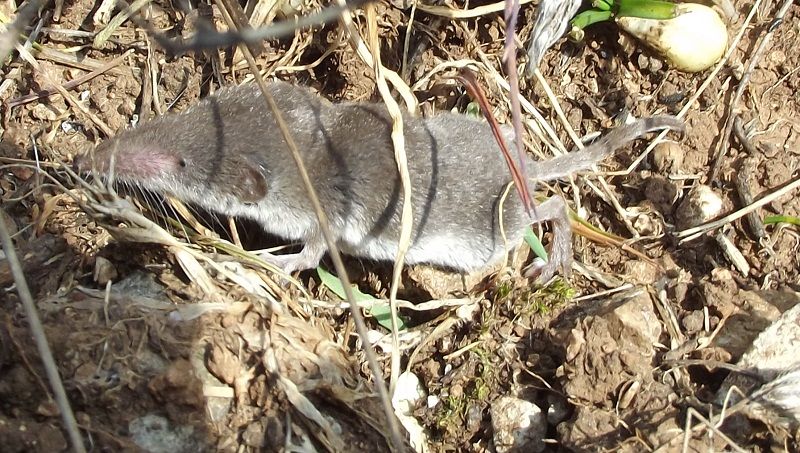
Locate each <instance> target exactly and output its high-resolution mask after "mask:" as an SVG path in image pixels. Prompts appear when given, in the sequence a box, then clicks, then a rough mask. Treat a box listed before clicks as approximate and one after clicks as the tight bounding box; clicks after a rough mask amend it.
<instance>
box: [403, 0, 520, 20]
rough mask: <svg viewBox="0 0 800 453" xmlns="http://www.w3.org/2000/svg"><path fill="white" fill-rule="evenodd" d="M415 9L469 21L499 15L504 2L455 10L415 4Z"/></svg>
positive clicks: (447, 7) (446, 7)
mask: <svg viewBox="0 0 800 453" xmlns="http://www.w3.org/2000/svg"><path fill="white" fill-rule="evenodd" d="M531 2H533V0H520V2H519V4H520V5H527V4H528V3H531ZM415 5H416V7H417V9H419V10H420V11H422V12H425V13H428V14H432V15H434V16H441V17H448V18H450V19H469V18H472V17H480V16H484V15H486V14H492V13H499V12H500V11H503V9H504V8H505V2H496V3H490V4H488V5H482V6H477V7H475V8H470V9H455V8H451V7H449V6H433V5H424V4H419V3H415Z"/></svg>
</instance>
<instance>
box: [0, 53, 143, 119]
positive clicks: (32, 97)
mask: <svg viewBox="0 0 800 453" xmlns="http://www.w3.org/2000/svg"><path fill="white" fill-rule="evenodd" d="M132 53H133V50H128V51H127V52H124V53H123V54H122V55H120V56H118V57H116V58H114V59H113V60H111V61H109V62H108V63H106V64H105V65H103V66H102V67H100V68H97V69H95V70H93V71H91V72H89V73H87V74H84V75H82V76H80V77H76V78H75V79H72V80H70V81H69V82H67V83H65V84H63V85H62V87H63V88H64V89H65V90H71V89H73V88H77V87H78V86H80V85H82V84H84V83H86V82H88V81H90V80H92V79H94V78H95V77H97V76H99V75H101V74H104V73H106V72H108V71H110V70H111V69H114V68H115V67H117V66H119V65H120V64H122V62H123V61H124V60H125V59H126V58H127V57H128V56H129V55H131V54H132ZM58 93H60V91H59V90H57V89H55V88H51V89H45V90H43V91H39V92H37V93H33V94H28V95H25V96H20V97H18V98H14V99H10V100H9V101H8V102H7V105H8V107H9V108H14V107H16V106H19V105H23V104H27V103H28V102H33V101H36V100H39V99H42V98H46V97H49V96H52V95H54V94H58Z"/></svg>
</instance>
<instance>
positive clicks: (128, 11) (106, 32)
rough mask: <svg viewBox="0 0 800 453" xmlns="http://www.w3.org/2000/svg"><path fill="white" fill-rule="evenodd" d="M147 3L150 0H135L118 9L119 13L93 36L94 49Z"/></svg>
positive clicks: (98, 47)
mask: <svg viewBox="0 0 800 453" xmlns="http://www.w3.org/2000/svg"><path fill="white" fill-rule="evenodd" d="M148 3H150V0H136V1H134V2H133V3H132V4H130V5H128V6H127V7H126V8H125V9H124V10H122V11H120V12H119V14H117V15H116V16H114V18H113V19H111V21H110V22H109V23H108V25H106V26H105V28H103V29H102V30H100V32H98V33H97V35H96V36H95V37H94V41H93V42H92V45H93V46H94V47H95V48H96V49H101V48H102V47H103V45H104V44H105V43H106V41H108V38H109V37H111V34H112V33H114V32H115V31H116V30H117V28H119V26H120V25H122V24H123V23H124V22H125V21H126V20H128V18H129V17H131V15H132V14H135V13H136V12H137V11H139V10H140V9H142V8H143V7H145V6H147V4H148Z"/></svg>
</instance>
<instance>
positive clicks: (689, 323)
mask: <svg viewBox="0 0 800 453" xmlns="http://www.w3.org/2000/svg"><path fill="white" fill-rule="evenodd" d="M704 319H705V316H703V311H702V310H695V311H693V312H691V313H689V314H688V315H686V316H684V317H683V319H682V320H681V323H682V324H683V328H684V329H686V332H688V333H695V332H699V331H701V330H702V329H703V324H704Z"/></svg>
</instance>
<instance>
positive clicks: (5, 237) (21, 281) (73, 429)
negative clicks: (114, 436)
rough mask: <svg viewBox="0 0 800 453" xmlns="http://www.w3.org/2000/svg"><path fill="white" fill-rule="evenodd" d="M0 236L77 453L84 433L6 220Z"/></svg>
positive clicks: (52, 388)
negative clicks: (65, 386) (77, 419)
mask: <svg viewBox="0 0 800 453" xmlns="http://www.w3.org/2000/svg"><path fill="white" fill-rule="evenodd" d="M0 213H2V214H3V218H6V213H5V211H3V210H2V208H0ZM0 240H2V242H3V251H4V252H5V254H6V260H7V261H8V265H9V267H11V273H12V274H13V275H14V284H15V285H16V287H17V294H19V298H20V300H21V301H22V306H23V307H24V308H25V315H26V316H27V318H28V327H29V328H30V330H31V335H32V336H33V339H34V342H35V343H36V349H38V350H39V356H40V357H41V359H42V366H44V371H45V373H46V374H47V380H48V381H49V382H50V388H51V390H52V391H53V395H54V396H55V399H56V404H57V405H58V410H59V411H60V412H61V419H62V421H63V422H64V429H66V430H67V433H68V434H69V439H70V442H71V443H72V449H73V450H74V451H75V452H77V453H84V452H85V451H86V448H85V447H84V445H83V437H82V436H81V434H80V431H78V423H77V421H75V415H74V414H73V412H72V407H70V404H69V399H68V398H67V392H66V390H64V384H63V383H62V382H61V377H60V376H59V373H58V366H56V361H55V359H53V353H52V351H51V350H50V344H49V343H48V342H47V335H45V332H44V326H42V321H41V320H40V319H39V314H38V313H37V312H36V305H35V304H34V302H33V296H32V295H31V290H30V288H28V282H27V281H26V280H25V274H24V273H23V272H22V266H21V265H20V262H19V259H18V258H17V252H16V250H15V249H14V243H13V242H12V241H11V236H10V235H9V234H8V228H7V227H6V224H5V222H0Z"/></svg>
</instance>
